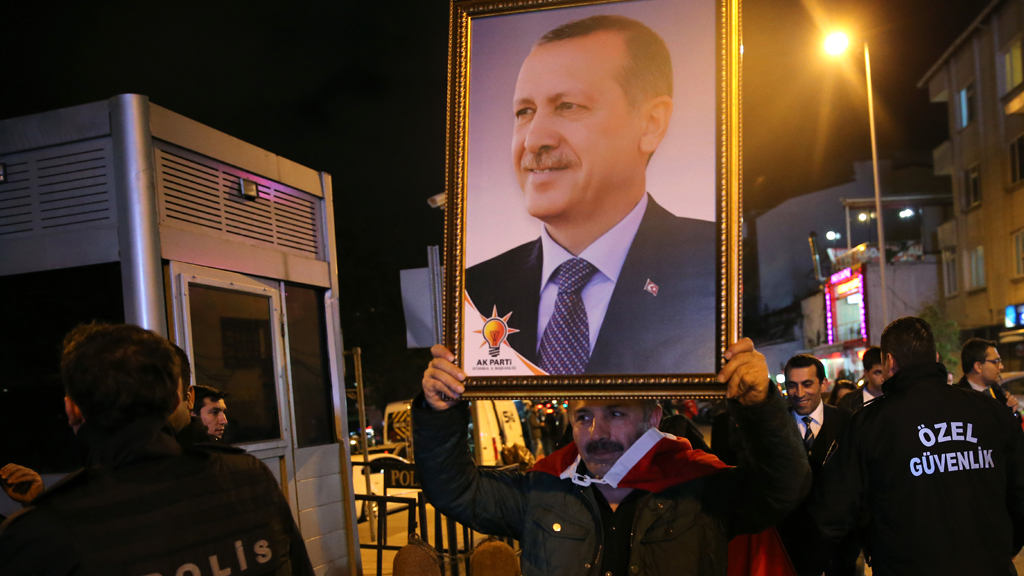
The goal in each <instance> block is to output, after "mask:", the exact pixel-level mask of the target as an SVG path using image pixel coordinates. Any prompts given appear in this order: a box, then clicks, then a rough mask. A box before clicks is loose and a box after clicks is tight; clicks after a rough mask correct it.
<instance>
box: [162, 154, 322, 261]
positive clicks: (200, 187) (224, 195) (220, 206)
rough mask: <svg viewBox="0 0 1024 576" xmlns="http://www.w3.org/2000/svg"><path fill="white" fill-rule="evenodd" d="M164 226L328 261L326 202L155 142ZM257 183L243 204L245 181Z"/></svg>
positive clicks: (220, 163)
mask: <svg viewBox="0 0 1024 576" xmlns="http://www.w3.org/2000/svg"><path fill="white" fill-rule="evenodd" d="M154 144H155V147H156V160H157V162H156V163H157V188H158V190H159V194H160V208H161V214H160V220H161V224H166V225H170V226H175V227H180V228H183V229H193V230H195V229H197V228H198V229H200V230H205V231H206V232H207V233H212V234H215V235H220V236H222V237H224V238H228V239H230V240H234V241H237V242H244V243H247V244H253V245H257V246H263V247H268V248H273V249H279V250H283V251H286V252H291V253H295V254H299V255H302V256H305V257H307V258H316V259H319V260H323V259H324V257H323V250H322V240H321V239H322V237H323V233H322V230H321V227H322V225H321V222H322V218H321V211H322V210H323V201H322V200H321V199H319V198H317V197H315V196H313V195H311V194H308V193H306V192H303V191H301V190H296V189H294V188H291V187H288V186H285V185H283V184H280V183H278V182H274V181H272V180H267V179H265V178H261V177H259V176H256V175H253V174H250V173H248V172H245V171H243V170H240V169H238V168H235V167H233V166H229V165H227V164H224V163H222V162H219V161H217V160H214V159H212V158H208V157H206V156H201V155H199V154H195V153H193V152H190V151H188V150H184V149H182V148H179V147H177V146H174V145H172V144H168V143H166V142H162V141H159V140H157V141H155V142H154ZM241 178H246V179H249V180H252V181H254V182H256V184H257V192H258V197H257V198H255V199H247V198H244V197H243V196H242V194H241V184H240V179H241Z"/></svg>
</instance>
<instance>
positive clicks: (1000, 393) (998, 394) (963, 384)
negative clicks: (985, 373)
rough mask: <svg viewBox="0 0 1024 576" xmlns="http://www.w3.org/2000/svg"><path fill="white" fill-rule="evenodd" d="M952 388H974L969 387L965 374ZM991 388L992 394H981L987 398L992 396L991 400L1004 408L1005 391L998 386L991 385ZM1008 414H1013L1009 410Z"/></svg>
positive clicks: (972, 388) (1008, 408)
mask: <svg viewBox="0 0 1024 576" xmlns="http://www.w3.org/2000/svg"><path fill="white" fill-rule="evenodd" d="M954 386H959V387H960V388H963V389H964V390H974V387H973V386H971V383H970V382H968V380H967V375H966V374H964V375H963V376H961V377H960V380H958V381H957V383H956V384H954ZM991 388H992V392H983V394H988V395H989V396H992V397H993V398H995V399H996V400H998V401H999V403H1000V404H1002V405H1003V406H1006V390H1005V389H1004V388H1003V387H1002V386H1000V385H999V384H993V385H992V386H991ZM975 392H977V390H975ZM1007 410H1010V407H1009V406H1007ZM1010 412H1013V410H1010Z"/></svg>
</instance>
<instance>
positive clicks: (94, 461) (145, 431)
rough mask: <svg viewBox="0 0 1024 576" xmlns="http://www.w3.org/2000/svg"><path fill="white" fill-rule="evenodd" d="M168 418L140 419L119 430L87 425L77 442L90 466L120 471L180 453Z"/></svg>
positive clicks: (82, 428)
mask: <svg viewBox="0 0 1024 576" xmlns="http://www.w3.org/2000/svg"><path fill="white" fill-rule="evenodd" d="M167 428H169V425H168V424H167V421H166V420H165V419H160V418H140V419H139V420H136V421H134V422H132V423H131V424H129V425H127V426H125V427H124V428H121V429H120V430H103V429H100V428H96V427H93V426H89V423H88V422H87V423H85V424H83V425H82V427H81V428H79V429H78V435H77V437H76V440H77V441H78V442H80V443H81V444H83V445H84V446H85V448H86V450H87V451H88V456H87V465H89V466H95V465H99V466H103V467H104V468H110V469H117V468H121V467H123V466H128V465H131V464H137V463H141V462H147V461H151V460H157V459H160V458H166V457H168V456H176V455H178V454H181V447H180V446H179V445H178V443H177V442H175V441H174V438H173V437H172V436H171V435H170V433H169V431H168V430H167Z"/></svg>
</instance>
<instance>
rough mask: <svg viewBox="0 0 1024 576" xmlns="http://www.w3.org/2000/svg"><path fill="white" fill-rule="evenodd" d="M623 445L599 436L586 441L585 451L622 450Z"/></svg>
mask: <svg viewBox="0 0 1024 576" xmlns="http://www.w3.org/2000/svg"><path fill="white" fill-rule="evenodd" d="M624 451H625V447H624V446H623V445H622V444H621V443H620V442H616V441H615V440H612V439H610V438H600V439H598V440H591V441H590V442H587V452H588V453H590V452H624Z"/></svg>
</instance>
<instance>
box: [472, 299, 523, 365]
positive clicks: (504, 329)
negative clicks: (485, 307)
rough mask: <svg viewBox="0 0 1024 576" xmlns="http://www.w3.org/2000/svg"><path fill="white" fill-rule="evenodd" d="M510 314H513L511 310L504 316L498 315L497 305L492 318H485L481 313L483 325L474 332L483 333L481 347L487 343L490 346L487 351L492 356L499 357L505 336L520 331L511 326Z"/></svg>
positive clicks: (493, 309)
mask: <svg viewBox="0 0 1024 576" xmlns="http://www.w3.org/2000/svg"><path fill="white" fill-rule="evenodd" d="M510 316H512V313H511V312H509V313H508V314H506V315H505V316H503V317H502V316H498V307H497V306H495V307H494V308H492V311H491V317H490V318H483V315H481V318H483V321H484V325H483V327H482V328H480V329H479V330H474V332H476V333H478V334H481V335H482V336H483V337H484V341H483V343H482V344H480V347H481V348H482V347H484V346H485V345H486V346H487V347H488V350H487V352H488V353H489V354H490V355H491V357H492V358H494V357H497V356H498V354H499V353H500V352H501V345H502V343H503V342H505V338H507V337H508V335H509V334H515V333H516V332H519V330H516V329H515V328H510V327H509V325H508V319H509V317H510Z"/></svg>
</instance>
